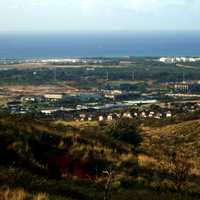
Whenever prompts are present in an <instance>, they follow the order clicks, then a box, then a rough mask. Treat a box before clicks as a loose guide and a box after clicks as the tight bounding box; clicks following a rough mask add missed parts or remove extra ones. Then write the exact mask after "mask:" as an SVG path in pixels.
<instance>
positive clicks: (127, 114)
mask: <svg viewBox="0 0 200 200" xmlns="http://www.w3.org/2000/svg"><path fill="white" fill-rule="evenodd" d="M123 117H125V118H129V119H132V118H133V116H132V115H131V113H130V112H125V113H124V114H123Z"/></svg>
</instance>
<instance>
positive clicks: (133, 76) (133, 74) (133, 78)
mask: <svg viewBox="0 0 200 200" xmlns="http://www.w3.org/2000/svg"><path fill="white" fill-rule="evenodd" d="M132 81H135V72H132Z"/></svg>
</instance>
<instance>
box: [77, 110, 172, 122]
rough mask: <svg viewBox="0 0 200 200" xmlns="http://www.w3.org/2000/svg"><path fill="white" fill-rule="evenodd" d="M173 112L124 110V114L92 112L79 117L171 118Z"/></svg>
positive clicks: (103, 118) (83, 118) (80, 118)
mask: <svg viewBox="0 0 200 200" xmlns="http://www.w3.org/2000/svg"><path fill="white" fill-rule="evenodd" d="M171 117H173V114H172V112H171V111H167V112H165V113H160V112H154V111H148V112H145V111H142V112H141V113H138V112H135V113H133V114H131V113H130V112H124V113H122V114H119V113H108V114H104V115H103V114H102V115H101V114H100V115H91V114H88V115H87V114H80V115H79V117H78V119H77V120H79V121H99V122H101V121H113V120H116V119H120V118H129V119H133V118H154V119H162V118H171Z"/></svg>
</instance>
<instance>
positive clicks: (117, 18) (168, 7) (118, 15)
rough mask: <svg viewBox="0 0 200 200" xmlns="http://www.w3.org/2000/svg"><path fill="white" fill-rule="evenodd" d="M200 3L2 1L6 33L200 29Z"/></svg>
mask: <svg viewBox="0 0 200 200" xmlns="http://www.w3.org/2000/svg"><path fill="white" fill-rule="evenodd" d="M199 22H200V0H0V32H3V31H90V30H91V31H116V30H117V31H138V30H142V31H143V30H144V31H152V30H175V31H179V30H186V31H190V30H199V29H200V25H199Z"/></svg>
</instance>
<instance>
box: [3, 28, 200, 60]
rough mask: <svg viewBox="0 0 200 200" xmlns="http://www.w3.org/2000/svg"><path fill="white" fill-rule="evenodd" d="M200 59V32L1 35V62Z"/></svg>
mask: <svg viewBox="0 0 200 200" xmlns="http://www.w3.org/2000/svg"><path fill="white" fill-rule="evenodd" d="M123 56H136V57H138V56H145V57H146V56H150V57H159V56H200V32H187V31H185V32H173V31H171V32H169V31H168V32H164V31H160V32H158V31H152V32H82V33H81V32H68V33H65V32H60V33H58V32H54V33H53V32H52V33H47V32H46V33H44V32H43V33H39V32H37V33H36V32H35V33H33V32H32V33H30V32H29V33H28V32H17V33H16V32H13V33H0V58H1V59H2V58H3V59H5V58H15V59H30V58H61V57H123Z"/></svg>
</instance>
